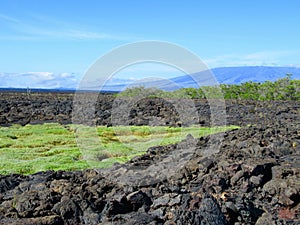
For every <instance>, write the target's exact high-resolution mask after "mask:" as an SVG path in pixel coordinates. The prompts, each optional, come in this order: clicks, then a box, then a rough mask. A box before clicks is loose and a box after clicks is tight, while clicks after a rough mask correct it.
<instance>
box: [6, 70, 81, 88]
mask: <svg viewBox="0 0 300 225" xmlns="http://www.w3.org/2000/svg"><path fill="white" fill-rule="evenodd" d="M0 77H1V83H0V87H6V88H8V87H11V88H26V87H30V88H49V89H53V88H76V87H77V85H78V83H79V81H80V78H81V76H80V75H79V74H74V73H51V72H28V73H1V74H0Z"/></svg>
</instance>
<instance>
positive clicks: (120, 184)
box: [0, 101, 300, 225]
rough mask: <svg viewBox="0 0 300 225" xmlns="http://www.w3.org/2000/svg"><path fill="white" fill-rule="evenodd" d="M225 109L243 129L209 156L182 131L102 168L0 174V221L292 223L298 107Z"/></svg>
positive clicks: (297, 201)
mask: <svg viewBox="0 0 300 225" xmlns="http://www.w3.org/2000/svg"><path fill="white" fill-rule="evenodd" d="M226 105H227V116H228V121H229V122H230V123H233V124H236V125H242V128H240V129H237V130H232V131H228V132H225V133H224V139H223V140H222V141H220V143H218V144H219V145H220V150H219V151H218V152H215V153H214V154H211V155H206V154H205V150H207V149H210V148H211V147H212V148H213V147H214V145H212V143H210V140H214V137H213V136H214V135H211V136H209V137H202V138H199V139H194V138H193V137H192V136H190V135H188V136H187V138H186V139H185V140H184V141H182V142H181V143H178V144H172V145H168V146H157V147H152V148H150V149H148V151H147V152H146V153H145V154H144V155H142V156H140V157H136V158H134V159H132V160H130V161H129V162H127V163H125V164H122V165H120V164H118V165H115V166H113V167H112V168H110V169H106V170H97V169H95V170H85V171H73V172H65V171H56V172H54V171H46V172H40V173H37V174H33V175H29V176H23V175H17V174H12V175H9V176H1V178H0V224H182V225H183V224H236V225H238V224H299V223H300V212H299V211H300V192H299V189H300V147H299V146H300V132H299V128H300V124H299V116H300V115H299V108H300V104H299V103H298V102H250V101H244V102H227V103H226ZM201 107H202V106H201V105H200V104H199V108H201ZM249 124H252V125H250V126H249ZM216 135H217V134H216ZM191 147H192V148H193V151H192V153H190V155H189V157H188V158H187V159H188V160H184V163H183V164H180V163H179V165H180V166H177V164H173V165H174V167H176V168H175V169H174V171H173V170H172V168H168V167H167V168H166V169H167V172H166V171H165V170H164V168H163V167H161V164H162V163H164V162H165V161H166V159H168V158H170V156H174V153H175V155H177V153H180V154H182V155H180V154H179V156H180V157H182V158H184V159H186V158H185V155H184V150H188V149H191ZM178 150H182V151H181V152H180V151H178ZM180 157H179V158H180ZM149 168H151V169H149ZM169 169H170V170H169ZM159 171H161V173H162V174H164V175H165V176H161V174H159ZM168 171H169V172H168Z"/></svg>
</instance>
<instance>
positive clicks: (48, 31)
mask: <svg viewBox="0 0 300 225" xmlns="http://www.w3.org/2000/svg"><path fill="white" fill-rule="evenodd" d="M1 20H2V21H3V22H5V25H6V28H8V29H9V30H10V32H9V33H3V31H2V33H1V31H0V40H44V39H47V40H48V39H55V40H65V39H67V40H69V39H72V40H98V39H109V40H130V39H132V38H130V37H125V36H118V35H112V34H107V33H105V32H99V31H92V30H91V29H90V28H87V27H86V26H82V25H80V24H73V23H68V22H65V21H60V20H55V19H52V18H49V17H44V16H36V15H34V16H32V17H28V18H27V19H23V20H22V21H21V20H19V19H18V18H13V17H10V16H7V15H4V14H0V21H1ZM93 30H95V29H93Z"/></svg>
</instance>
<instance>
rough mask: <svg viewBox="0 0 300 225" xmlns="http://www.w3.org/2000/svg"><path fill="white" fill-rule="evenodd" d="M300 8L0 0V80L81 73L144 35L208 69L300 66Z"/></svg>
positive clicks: (293, 3) (290, 2) (290, 4)
mask: <svg viewBox="0 0 300 225" xmlns="http://www.w3.org/2000/svg"><path fill="white" fill-rule="evenodd" d="M299 8H300V1H297V0H286V1H269V0H265V1H264V0H260V1H258V0H252V1H231V0H228V1H221V0H220V1H216V0H212V1H200V0H198V1H197V0H194V1H191V0H187V1H174V0H173V1H171V0H164V1H158V0H152V1H137V0H131V1H129V0H128V1H122V0H111V1H101V0H86V1H80V0H78V1H75V0H62V1H53V0H43V1H40V0H25V1H24V0H1V1H0V52H1V54H0V73H2V75H1V74H0V79H2V83H4V77H6V75H5V74H6V73H19V74H23V73H28V72H34V73H36V72H43V73H44V74H43V77H45V76H44V75H45V73H52V76H62V77H66V73H69V75H70V76H72V74H73V75H74V74H75V75H74V76H76V74H83V73H84V71H86V70H87V68H88V67H89V66H90V65H91V64H92V63H93V62H94V61H95V60H96V59H97V58H99V57H100V56H101V55H103V54H105V53H107V52H108V51H110V50H111V49H113V48H116V47H118V46H119V45H123V44H126V43H131V42H135V41H142V40H161V41H167V42H171V43H175V44H178V45H180V46H182V47H185V48H187V49H189V50H191V51H192V52H194V53H196V54H197V55H198V56H199V57H200V58H201V59H203V61H204V62H205V63H206V64H207V65H208V66H209V67H210V68H213V67H220V66H244V65H276V66H290V65H291V66H299V65H300V60H299V59H300V41H299V40H300V29H299V24H300V15H299ZM58 74H59V75H58ZM61 74H63V75H61ZM35 75H36V74H35ZM48 78H49V76H48ZM10 79H12V77H11V76H10ZM15 82H16V81H15ZM8 85H11V84H8ZM28 85H29V84H28ZM2 86H3V85H2Z"/></svg>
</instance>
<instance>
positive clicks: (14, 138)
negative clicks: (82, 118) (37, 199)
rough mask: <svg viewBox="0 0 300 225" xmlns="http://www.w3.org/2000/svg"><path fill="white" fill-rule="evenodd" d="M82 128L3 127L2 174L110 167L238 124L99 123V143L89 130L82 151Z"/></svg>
mask: <svg viewBox="0 0 300 225" xmlns="http://www.w3.org/2000/svg"><path fill="white" fill-rule="evenodd" d="M78 128H79V126H75V125H60V124H57V123H48V124H42V125H26V126H20V125H13V126H11V127H0V174H10V173H20V174H31V173H35V172H38V171H45V170H81V169H87V168H103V167H109V166H111V165H112V164H113V163H115V162H119V163H123V162H126V161H128V160H130V159H131V158H132V157H134V156H137V155H141V154H143V153H145V152H146V150H147V149H148V148H149V147H151V146H156V145H167V144H171V143H176V142H179V141H181V140H182V139H184V138H185V137H186V135H187V134H192V135H193V136H194V137H200V136H204V135H209V134H212V133H216V132H223V131H225V130H228V129H233V128H237V127H236V126H230V127H218V128H203V127H196V126H194V127H185V128H172V127H163V126H158V127H150V126H118V127H104V126H99V127H96V128H94V129H93V130H92V131H93V132H96V135H97V136H98V137H99V141H97V143H94V142H93V140H90V138H91V135H90V134H89V133H84V134H83V137H81V140H85V141H84V143H90V145H89V149H90V150H88V151H86V150H84V151H83V150H82V151H81V150H80V148H79V147H78V146H77V144H76V138H75V130H76V129H78ZM87 130H89V129H87ZM89 141H90V142H89ZM93 143H94V144H93Z"/></svg>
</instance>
